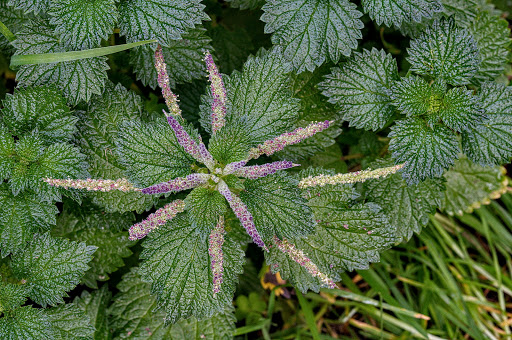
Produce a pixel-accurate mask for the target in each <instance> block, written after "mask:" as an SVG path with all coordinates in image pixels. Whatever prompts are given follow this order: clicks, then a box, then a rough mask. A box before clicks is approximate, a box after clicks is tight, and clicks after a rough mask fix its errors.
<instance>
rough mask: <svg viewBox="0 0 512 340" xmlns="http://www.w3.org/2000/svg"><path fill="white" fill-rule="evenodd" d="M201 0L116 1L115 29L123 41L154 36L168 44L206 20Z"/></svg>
mask: <svg viewBox="0 0 512 340" xmlns="http://www.w3.org/2000/svg"><path fill="white" fill-rule="evenodd" d="M203 8H204V5H202V4H201V0H176V1H172V2H169V1H166V0H134V1H123V2H121V4H120V5H119V14H120V21H119V29H120V30H121V35H125V36H126V41H127V42H135V41H140V40H151V39H156V40H158V42H159V44H160V45H163V46H168V44H170V43H171V41H172V40H178V39H180V37H181V35H182V34H183V33H185V31H186V30H187V29H189V28H193V27H194V26H195V25H197V24H201V20H209V17H208V16H207V15H206V13H204V12H203Z"/></svg>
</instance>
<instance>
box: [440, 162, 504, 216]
mask: <svg viewBox="0 0 512 340" xmlns="http://www.w3.org/2000/svg"><path fill="white" fill-rule="evenodd" d="M444 177H445V178H446V192H445V198H444V200H443V206H442V210H443V211H444V212H446V213H448V214H449V215H455V214H457V215H462V214H463V213H471V212H472V211H473V209H478V208H479V207H480V205H481V204H489V203H490V200H491V199H497V198H499V197H500V196H501V195H502V194H503V193H505V192H507V185H508V180H507V177H506V176H505V169H504V168H501V167H496V166H495V167H492V168H491V167H483V166H480V165H478V164H475V163H473V162H471V161H470V160H469V159H467V158H465V157H464V158H460V159H459V160H457V161H456V162H455V164H454V166H453V167H452V168H451V169H450V170H449V171H447V172H446V173H445V175H444Z"/></svg>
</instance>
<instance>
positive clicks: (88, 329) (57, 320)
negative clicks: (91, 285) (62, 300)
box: [45, 303, 94, 340]
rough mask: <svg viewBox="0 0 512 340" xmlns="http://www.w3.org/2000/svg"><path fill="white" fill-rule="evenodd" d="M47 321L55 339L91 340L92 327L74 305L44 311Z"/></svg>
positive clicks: (69, 304) (64, 305) (85, 316)
mask: <svg viewBox="0 0 512 340" xmlns="http://www.w3.org/2000/svg"><path fill="white" fill-rule="evenodd" d="M45 314H46V315H47V316H48V320H49V321H50V323H51V324H52V326H53V328H54V329H55V339H62V340H75V339H76V340H85V339H91V340H92V339H93V334H94V327H93V326H92V325H91V324H90V323H89V318H88V317H87V315H85V314H84V312H83V311H81V310H80V309H79V308H78V307H77V306H76V305H75V304H73V303H67V304H63V305H59V306H58V307H53V308H49V309H45Z"/></svg>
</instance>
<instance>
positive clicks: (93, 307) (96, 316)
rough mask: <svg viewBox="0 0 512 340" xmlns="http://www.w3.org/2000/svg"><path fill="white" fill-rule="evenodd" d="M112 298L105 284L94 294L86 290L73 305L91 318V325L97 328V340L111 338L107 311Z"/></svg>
mask: <svg viewBox="0 0 512 340" xmlns="http://www.w3.org/2000/svg"><path fill="white" fill-rule="evenodd" d="M111 298H112V293H111V292H110V291H109V290H108V286H107V285H106V284H105V285H103V286H101V288H100V289H97V290H94V291H93V292H92V293H89V292H88V291H86V290H84V291H83V292H82V295H81V296H79V297H78V296H77V297H75V299H74V300H73V303H74V304H75V305H76V306H77V307H78V308H79V309H80V310H82V311H83V312H84V313H85V314H86V315H87V316H88V317H89V320H90V323H91V325H92V326H93V327H94V328H95V331H94V339H95V340H108V339H110V338H111V332H110V327H109V321H108V309H107V308H108V306H109V304H110V299H111Z"/></svg>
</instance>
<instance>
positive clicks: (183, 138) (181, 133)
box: [167, 116, 215, 170]
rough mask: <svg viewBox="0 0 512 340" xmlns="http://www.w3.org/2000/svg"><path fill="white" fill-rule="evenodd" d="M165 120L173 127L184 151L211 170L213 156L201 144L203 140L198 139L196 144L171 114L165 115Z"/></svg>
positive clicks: (213, 162) (213, 163)
mask: <svg viewBox="0 0 512 340" xmlns="http://www.w3.org/2000/svg"><path fill="white" fill-rule="evenodd" d="M167 122H168V123H169V125H170V126H171V128H172V129H173V131H174V134H175V135H176V139H177V140H178V143H179V144H180V145H181V146H182V147H183V148H184V149H185V151H186V152H187V153H188V154H189V155H191V156H192V157H194V159H195V160H197V161H198V162H201V163H203V164H204V165H206V166H207V167H208V169H210V170H213V167H214V165H215V160H214V159H213V156H212V155H211V154H210V152H209V151H208V150H207V149H206V146H205V145H204V144H203V142H201V141H200V142H199V144H197V143H196V141H195V140H193V139H192V137H190V135H189V134H188V133H187V131H185V129H184V128H183V126H181V124H180V123H179V122H178V120H177V119H176V118H174V117H173V116H167Z"/></svg>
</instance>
